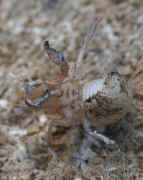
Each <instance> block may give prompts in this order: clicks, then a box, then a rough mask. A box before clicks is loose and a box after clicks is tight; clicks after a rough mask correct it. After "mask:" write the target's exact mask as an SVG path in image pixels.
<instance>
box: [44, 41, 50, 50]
mask: <svg viewBox="0 0 143 180" xmlns="http://www.w3.org/2000/svg"><path fill="white" fill-rule="evenodd" d="M49 47H50V45H49V41H45V42H44V48H45V49H48V48H49Z"/></svg>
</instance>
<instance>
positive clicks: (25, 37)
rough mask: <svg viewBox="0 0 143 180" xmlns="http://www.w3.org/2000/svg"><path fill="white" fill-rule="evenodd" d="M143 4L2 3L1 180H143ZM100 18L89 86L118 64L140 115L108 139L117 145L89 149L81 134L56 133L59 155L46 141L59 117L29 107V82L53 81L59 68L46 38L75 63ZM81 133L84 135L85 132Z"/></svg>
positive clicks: (91, 0)
mask: <svg viewBox="0 0 143 180" xmlns="http://www.w3.org/2000/svg"><path fill="white" fill-rule="evenodd" d="M142 9H143V1H141V0H125V1H123V0H108V1H107V0H78V1H76V0H72V1H66V0H41V1H36V0H31V1H28V0H24V1H18V0H11V1H8V0H0V22H1V23H0V85H1V86H0V87H1V88H0V180H55V179H56V180H95V179H99V180H100V179H105V180H107V179H111V180H112V179H136V180H141V179H143V164H142V161H143V150H142V148H143V141H142V138H143V134H142V130H143V113H142V109H143V81H142V78H143V70H142V69H143V58H142V54H143V53H142V52H143V51H142V50H143V22H142V20H143V14H142ZM97 17H101V18H102V20H101V22H100V24H99V26H98V28H97V32H96V36H95V38H93V40H92V42H91V43H90V44H89V46H88V53H87V55H86V57H84V59H83V63H82V64H81V68H80V70H81V72H82V73H84V72H85V71H87V69H88V70H90V71H89V72H88V73H87V75H86V77H85V79H83V82H84V81H85V83H86V82H87V81H89V80H90V79H93V78H98V77H99V76H101V75H102V74H104V73H107V72H109V71H111V70H112V69H113V68H115V67H116V69H118V71H119V72H120V73H121V74H122V75H125V76H126V77H127V79H128V81H129V82H130V84H131V86H130V88H131V90H132V92H133V101H134V104H135V105H136V107H137V109H138V112H137V114H136V115H135V116H130V115H129V116H127V117H125V118H124V120H123V122H121V124H120V125H113V126H109V127H108V129H107V132H106V134H107V135H109V136H110V137H112V138H113V139H114V140H115V141H116V142H117V144H118V145H119V146H118V147H117V148H115V149H112V148H105V147H104V145H103V147H101V148H99V147H95V146H93V147H92V152H91V151H90V149H86V150H83V156H86V160H82V159H80V158H79V159H78V158H77V157H76V158H75V157H74V153H75V152H76V148H77V149H79V148H84V147H82V146H81V147H80V145H81V138H80V137H79V139H78V138H77V145H75V146H76V147H74V146H73V144H72V140H73V138H75V139H76V137H78V136H80V135H81V134H80V129H78V128H75V129H72V128H62V127H61V128H59V130H57V129H56V128H55V129H54V130H53V131H54V132H53V134H54V139H53V141H54V145H53V146H54V147H53V148H54V150H55V152H56V157H54V156H53V155H52V153H51V151H50V150H49V147H47V145H46V143H45V138H46V134H47V131H48V121H49V119H50V118H51V119H52V118H54V117H55V116H57V117H58V114H50V116H49V114H48V112H47V110H46V109H45V108H43V109H35V110H34V109H32V108H29V107H27V106H26V105H25V103H24V98H25V97H24V90H25V89H24V88H25V83H26V82H29V81H32V80H33V81H34V80H38V79H40V80H41V81H46V80H47V79H48V80H53V79H56V78H58V76H59V75H60V70H59V67H58V66H56V65H55V64H54V63H52V62H50V61H48V58H47V56H45V53H44V49H43V42H44V40H49V42H50V44H51V46H52V47H53V48H56V49H57V50H58V51H60V52H63V54H64V55H65V57H66V59H67V61H68V62H69V64H72V63H75V62H76V60H77V57H78V54H79V52H80V48H81V46H82V44H83V41H84V38H85V37H86V34H87V33H88V32H89V31H90V29H91V27H92V25H93V24H94V23H95V19H96V18H97ZM81 136H82V135H81Z"/></svg>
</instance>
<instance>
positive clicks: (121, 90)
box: [25, 20, 132, 144]
mask: <svg viewBox="0 0 143 180" xmlns="http://www.w3.org/2000/svg"><path fill="white" fill-rule="evenodd" d="M98 22H99V20H98V21H97V22H96V24H95V25H94V27H93V29H92V30H91V32H90V33H89V34H88V35H87V37H86V38H85V41H84V44H83V46H82V48H81V50H80V53H79V56H78V58H77V62H76V63H75V66H74V69H73V70H72V71H71V74H70V75H69V71H70V67H69V65H68V63H67V61H66V59H65V58H64V56H63V54H62V53H60V52H58V51H57V50H56V49H54V48H51V47H50V44H49V41H45V42H44V49H45V51H46V53H47V55H48V58H49V60H52V61H53V63H55V64H56V65H58V66H59V67H60V70H61V75H60V76H59V79H57V80H54V81H47V82H41V81H35V82H29V83H27V84H26V86H25V94H26V99H25V104H26V105H27V106H29V107H32V108H42V107H43V106H44V105H45V104H47V106H46V108H47V110H48V113H49V114H58V116H57V117H55V119H52V120H50V121H49V124H48V135H47V137H48V144H50V143H52V128H53V127H54V126H64V127H70V126H73V127H74V126H77V125H79V124H81V125H82V126H83V128H84V130H85V132H86V133H87V134H88V135H90V136H93V137H95V139H98V140H100V141H103V142H104V143H106V144H114V143H115V142H114V141H113V140H111V139H109V138H108V137H106V136H105V135H103V134H101V133H98V132H97V130H96V128H98V127H105V126H107V125H110V124H114V123H118V122H119V121H120V120H121V119H122V118H123V117H124V116H125V115H126V114H127V113H128V112H130V111H131V107H132V101H131V94H130V92H129V89H128V87H127V81H126V79H125V77H124V76H122V75H120V74H119V73H118V72H117V71H111V72H109V73H107V74H105V75H104V76H103V77H102V78H101V79H95V80H93V81H91V82H87V83H86V84H82V83H81V82H82V81H81V79H82V77H81V75H80V73H79V69H80V64H81V62H82V59H83V57H84V55H85V54H86V53H87V44H88V43H89V41H90V40H91V39H92V38H93V36H94V35H95V30H96V28H97V24H98ZM43 83H46V85H47V87H48V88H47V89H46V90H45V92H44V94H43V96H42V97H41V98H40V99H39V100H38V101H36V102H33V101H32V99H30V96H31V94H32V90H33V89H35V88H38V87H39V86H41V85H42V84H43ZM92 127H94V130H92Z"/></svg>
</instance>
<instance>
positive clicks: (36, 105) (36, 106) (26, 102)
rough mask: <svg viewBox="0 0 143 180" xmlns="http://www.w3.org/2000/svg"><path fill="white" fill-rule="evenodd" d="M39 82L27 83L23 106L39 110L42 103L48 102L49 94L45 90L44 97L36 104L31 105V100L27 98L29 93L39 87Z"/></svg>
mask: <svg viewBox="0 0 143 180" xmlns="http://www.w3.org/2000/svg"><path fill="white" fill-rule="evenodd" d="M40 84H41V83H40V81H37V82H29V83H27V84H26V86H25V94H26V99H25V104H26V105H27V106H29V107H33V108H41V106H42V105H43V103H45V102H46V101H48V100H49V99H50V98H51V92H50V91H49V90H48V89H46V92H45V95H44V97H42V98H41V99H40V100H39V101H38V102H36V103H33V102H32V101H31V100H29V99H28V98H27V96H30V94H31V91H32V89H33V88H37V87H38V86H39V85H40Z"/></svg>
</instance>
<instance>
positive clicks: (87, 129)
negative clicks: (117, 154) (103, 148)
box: [83, 108, 115, 145]
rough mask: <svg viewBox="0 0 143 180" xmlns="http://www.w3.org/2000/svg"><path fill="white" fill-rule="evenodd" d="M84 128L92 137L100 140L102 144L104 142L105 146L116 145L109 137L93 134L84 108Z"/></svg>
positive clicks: (95, 132)
mask: <svg viewBox="0 0 143 180" xmlns="http://www.w3.org/2000/svg"><path fill="white" fill-rule="evenodd" d="M83 126H84V129H85V131H86V132H87V133H88V134H89V135H90V136H92V137H95V138H96V139H97V140H100V141H102V142H104V143H105V144H107V145H109V144H111V145H112V144H115V142H114V141H113V140H111V139H109V138H108V137H106V136H104V135H102V134H100V133H98V132H97V131H94V132H92V130H91V129H90V125H89V122H88V120H87V117H86V112H85V109H84V108H83Z"/></svg>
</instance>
